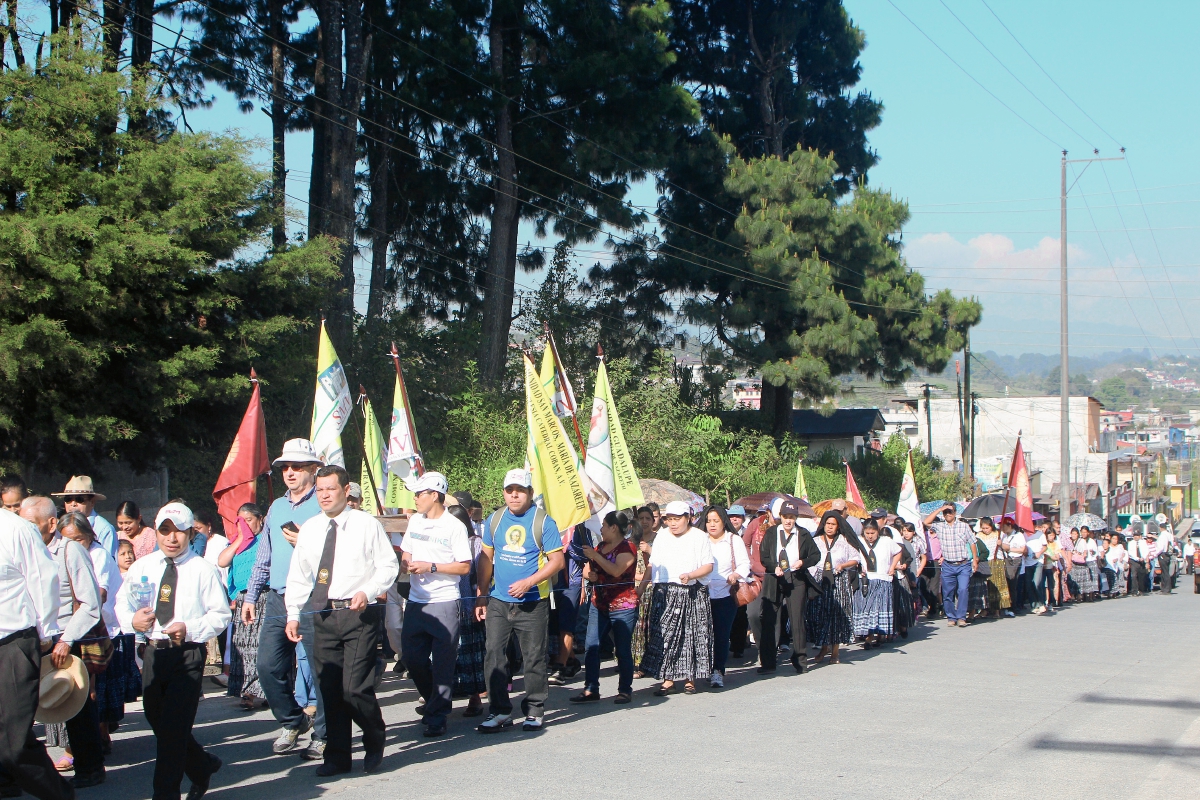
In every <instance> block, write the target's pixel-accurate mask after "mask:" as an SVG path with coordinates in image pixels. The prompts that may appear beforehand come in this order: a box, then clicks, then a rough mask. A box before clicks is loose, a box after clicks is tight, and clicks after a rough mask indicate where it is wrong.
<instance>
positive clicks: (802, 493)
mask: <svg viewBox="0 0 1200 800" xmlns="http://www.w3.org/2000/svg"><path fill="white" fill-rule="evenodd" d="M792 495H793V496H795V497H799V498H800V499H801V500H803V501H804V502H806V503H807V502H808V486H807V485H806V484H805V483H804V459H803V458H802V459H800V461H799V462H797V464H796V491H794V492H792Z"/></svg>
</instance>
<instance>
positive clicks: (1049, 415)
mask: <svg viewBox="0 0 1200 800" xmlns="http://www.w3.org/2000/svg"><path fill="white" fill-rule="evenodd" d="M929 405H930V408H929V413H930V414H931V415H932V422H933V431H932V435H931V434H930V431H929V425H928V423H927V422H926V413H925V412H926V409H925V400H924V399H922V400H921V401H920V405H919V409H918V413H917V421H918V425H919V429H920V440H921V442H922V443H925V442H932V444H933V454H934V455H935V456H938V457H939V458H941V459H942V462H943V463H944V464H946V465H950V464H952V463H954V462H955V461H959V462H961V461H962V458H963V450H962V442H961V437H960V436H959V430H960V428H959V416H958V402H957V401H956V400H954V399H952V398H946V399H940V398H933V399H932V400H931V401H930V404H929ZM978 407H979V413H978V414H977V415H976V417H975V473H976V477H977V478H979V479H980V480H981V481H982V482H983V483H985V485H986V484H987V483H989V482H990V481H991V480H992V479H994V478H995V477H996V476H1003V478H1002V480H1003V479H1007V476H1008V472H1009V467H1010V466H1011V461H1012V454H1013V450H1014V449H1015V447H1016V444H1017V435H1018V433H1019V434H1020V436H1021V442H1022V444H1023V445H1024V448H1025V457H1026V460H1027V461H1028V463H1029V468H1030V471H1031V472H1032V471H1036V470H1040V471H1041V472H1042V475H1043V483H1042V485H1043V486H1048V485H1049V484H1050V483H1052V482H1054V481H1057V480H1058V478H1059V475H1060V472H1059V464H1060V461H1061V452H1062V447H1061V437H1060V433H1061V430H1062V428H1061V420H1060V416H1059V409H1060V399H1059V398H1058V397H1054V396H1045V397H988V398H980V399H979V401H978ZM1069 408H1070V438H1069V446H1070V454H1071V463H1070V469H1071V473H1070V474H1071V482H1072V483H1096V484H1099V486H1100V489H1101V492H1102V494H1103V496H1105V497H1107V496H1108V490H1109V486H1108V455H1107V454H1106V453H1104V452H1101V442H1100V409H1101V405H1100V402H1099V401H1097V400H1095V399H1094V398H1091V397H1072V398H1070V406H1069ZM922 447H927V446H926V445H924V444H922ZM1105 510H1106V511H1107V508H1106V509H1105Z"/></svg>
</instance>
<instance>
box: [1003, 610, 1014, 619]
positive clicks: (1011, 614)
mask: <svg viewBox="0 0 1200 800" xmlns="http://www.w3.org/2000/svg"><path fill="white" fill-rule="evenodd" d="M1004 616H1006V617H1015V616H1016V614H1014V613H1013V612H1012V611H1010V610H1009V609H1007V608H1006V609H1004Z"/></svg>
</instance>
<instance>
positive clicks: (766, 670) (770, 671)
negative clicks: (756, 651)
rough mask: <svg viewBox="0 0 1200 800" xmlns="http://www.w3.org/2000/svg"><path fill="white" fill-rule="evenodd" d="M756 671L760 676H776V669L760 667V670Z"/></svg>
mask: <svg viewBox="0 0 1200 800" xmlns="http://www.w3.org/2000/svg"><path fill="white" fill-rule="evenodd" d="M754 671H755V672H757V673H758V674H759V675H774V674H775V668H774V667H759V668H758V669H756V670H754Z"/></svg>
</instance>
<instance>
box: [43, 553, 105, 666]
mask: <svg viewBox="0 0 1200 800" xmlns="http://www.w3.org/2000/svg"><path fill="white" fill-rule="evenodd" d="M46 549H47V550H49V551H50V555H51V556H53V557H54V561H55V563H57V564H58V583H59V606H58V625H59V627H60V628H62V638H60V639H59V641H61V642H66V643H67V644H74V643H75V642H77V641H78V640H80V639H82V638H84V637H85V636H87V632H88V631H90V630H91V629H92V628H93V627H95V625H96V623H97V622H99V621H100V606H101V605H102V604H101V602H100V587H99V586H98V585H97V584H96V575H95V573H94V572H93V571H92V559H91V558H90V557H89V556H88V554H87V551H86V550H84V549H83V545H81V544H79V542H74V541H71V540H70V539H64V538H63V537H62V534H59V533H56V534H54V538H53V539H51V540H50V544H49V545H47V547H46ZM72 589H74V594H72ZM76 600H78V601H79V603H80V606H79V610H77V611H75V610H72V609H73V607H74V601H76Z"/></svg>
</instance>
